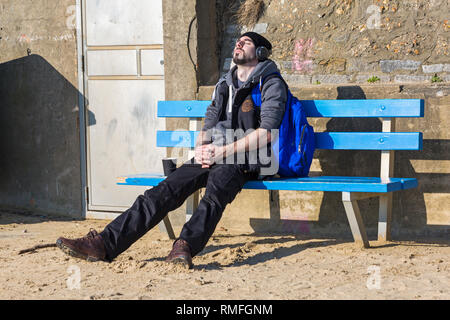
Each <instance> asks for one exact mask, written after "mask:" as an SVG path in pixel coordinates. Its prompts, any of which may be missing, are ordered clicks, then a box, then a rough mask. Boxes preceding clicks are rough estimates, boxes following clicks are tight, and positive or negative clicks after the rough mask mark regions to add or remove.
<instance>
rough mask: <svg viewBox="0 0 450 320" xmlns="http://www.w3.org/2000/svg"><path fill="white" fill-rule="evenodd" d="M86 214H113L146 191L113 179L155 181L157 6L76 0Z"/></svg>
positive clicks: (160, 72) (160, 84)
mask: <svg viewBox="0 0 450 320" xmlns="http://www.w3.org/2000/svg"><path fill="white" fill-rule="evenodd" d="M83 17H84V19H83V23H84V62H85V69H84V77H85V96H86V98H87V99H86V110H87V114H86V126H87V128H86V143H87V148H86V149H87V187H88V207H87V208H88V210H89V211H108V212H120V211H123V210H124V209H125V208H128V207H129V206H130V205H131V204H132V203H133V201H134V200H135V199H136V197H137V196H138V195H139V194H142V193H143V192H144V191H145V190H146V189H147V188H146V187H131V186H117V185H116V177H118V176H122V175H126V174H133V173H144V172H155V173H162V165H161V158H162V157H164V156H165V150H163V149H162V148H157V147H156V130H164V126H165V125H164V120H161V119H158V118H157V117H156V105H157V101H158V100H164V68H163V31H162V25H163V20H162V0H151V1H149V0H84V2H83Z"/></svg>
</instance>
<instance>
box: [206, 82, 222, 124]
mask: <svg viewBox="0 0 450 320" xmlns="http://www.w3.org/2000/svg"><path fill="white" fill-rule="evenodd" d="M220 84H221V83H220V82H219V83H218V84H217V85H216V87H215V88H214V92H213V95H212V98H211V104H210V105H209V106H208V108H207V109H206V113H205V121H204V125H203V128H202V131H207V130H209V129H211V128H213V127H214V126H215V125H216V124H217V122H218V121H219V117H220V114H221V106H222V103H223V99H224V97H223V96H222V95H221V94H220V92H219V85H220Z"/></svg>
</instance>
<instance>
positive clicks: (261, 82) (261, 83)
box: [259, 72, 289, 96]
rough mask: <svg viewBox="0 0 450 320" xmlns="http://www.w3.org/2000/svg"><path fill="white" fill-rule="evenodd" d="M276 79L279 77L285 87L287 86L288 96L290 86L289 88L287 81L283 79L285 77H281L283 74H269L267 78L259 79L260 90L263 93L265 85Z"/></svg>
mask: <svg viewBox="0 0 450 320" xmlns="http://www.w3.org/2000/svg"><path fill="white" fill-rule="evenodd" d="M275 77H277V78H279V79H280V80H281V81H283V83H284V85H285V86H286V96H288V92H289V86H288V84H287V83H286V81H285V80H284V79H283V77H282V76H281V74H280V73H279V72H274V73H271V74H268V75H267V76H265V77H261V78H260V79H259V90H260V91H261V93H262V90H263V89H262V88H263V85H264V83H265V82H266V81H267V80H270V79H272V78H275Z"/></svg>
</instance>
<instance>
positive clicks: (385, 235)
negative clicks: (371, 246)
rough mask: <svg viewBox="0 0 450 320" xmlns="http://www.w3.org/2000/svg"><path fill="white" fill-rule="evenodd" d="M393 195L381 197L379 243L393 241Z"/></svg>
mask: <svg viewBox="0 0 450 320" xmlns="http://www.w3.org/2000/svg"><path fill="white" fill-rule="evenodd" d="M391 219H392V193H389V194H386V195H382V196H380V209H379V216H378V241H390V240H391Z"/></svg>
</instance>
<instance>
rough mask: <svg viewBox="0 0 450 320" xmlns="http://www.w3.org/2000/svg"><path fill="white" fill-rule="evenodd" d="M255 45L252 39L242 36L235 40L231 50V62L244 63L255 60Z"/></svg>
mask: <svg viewBox="0 0 450 320" xmlns="http://www.w3.org/2000/svg"><path fill="white" fill-rule="evenodd" d="M256 61H258V59H257V58H256V47H255V44H254V43H253V41H252V39H251V38H249V37H247V36H244V37H242V38H239V40H238V41H236V45H235V46H234V50H233V62H234V63H235V64H237V65H245V64H247V63H249V62H256Z"/></svg>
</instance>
